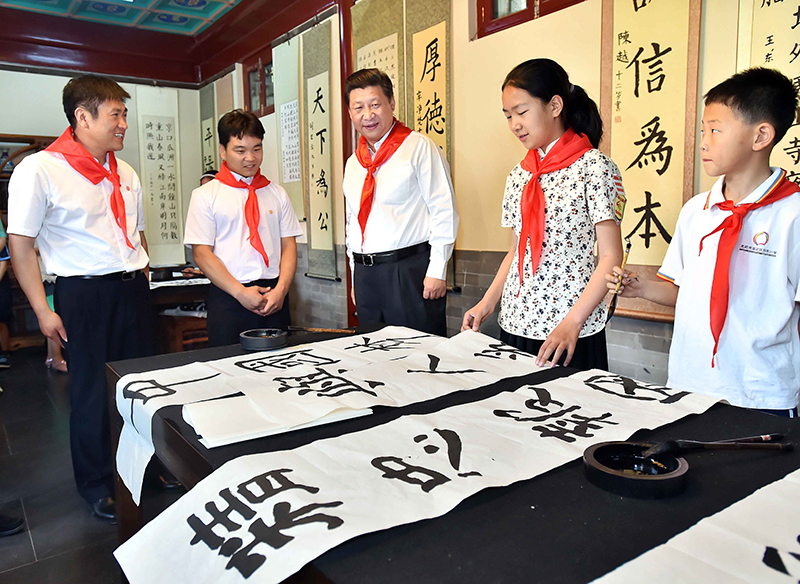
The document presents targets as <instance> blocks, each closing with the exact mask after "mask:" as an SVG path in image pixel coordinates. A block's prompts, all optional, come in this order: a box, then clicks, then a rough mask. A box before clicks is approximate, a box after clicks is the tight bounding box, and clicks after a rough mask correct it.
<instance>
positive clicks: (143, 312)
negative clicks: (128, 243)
mask: <svg viewBox="0 0 800 584" xmlns="http://www.w3.org/2000/svg"><path fill="white" fill-rule="evenodd" d="M54 302H55V307H56V312H57V313H58V315H59V316H61V320H62V322H63V323H64V328H65V329H66V331H67V341H68V343H67V348H68V350H69V393H70V406H71V413H70V427H69V430H70V446H71V449H72V468H73V471H74V473H75V482H76V484H77V485H78V492H79V493H80V495H81V496H82V497H83V498H84V499H86V500H87V501H89V502H90V503H91V502H94V501H96V500H98V499H100V498H102V497H106V496H110V495H113V493H114V480H113V478H114V463H113V456H114V453H113V452H112V449H111V435H110V429H109V403H108V390H107V389H106V372H105V364H106V362H108V361H118V360H121V359H132V358H136V357H147V356H149V355H152V353H153V309H152V301H151V298H150V287H149V285H148V283H147V278H145V276H144V274H142V273H140V274H138V275H137V276H136V278H134V279H132V280H125V281H123V280H121V279H120V280H97V279H91V280H87V279H83V278H77V277H76V278H57V279H56V290H55V297H54Z"/></svg>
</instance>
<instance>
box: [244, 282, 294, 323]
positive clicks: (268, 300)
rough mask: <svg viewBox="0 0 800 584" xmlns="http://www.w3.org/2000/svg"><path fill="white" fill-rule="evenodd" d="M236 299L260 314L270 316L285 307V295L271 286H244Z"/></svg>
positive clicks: (248, 308)
mask: <svg viewBox="0 0 800 584" xmlns="http://www.w3.org/2000/svg"><path fill="white" fill-rule="evenodd" d="M236 299H237V300H238V301H239V304H241V305H242V306H244V307H245V308H246V309H247V310H249V311H250V312H255V313H256V314H258V315H259V316H269V315H270V314H274V313H276V312H278V311H279V310H280V309H281V308H283V299H284V295H283V294H281V293H280V292H278V291H277V290H275V289H273V288H270V287H269V286H266V287H265V286H242V289H241V290H240V291H239V294H238V296H237V297H236Z"/></svg>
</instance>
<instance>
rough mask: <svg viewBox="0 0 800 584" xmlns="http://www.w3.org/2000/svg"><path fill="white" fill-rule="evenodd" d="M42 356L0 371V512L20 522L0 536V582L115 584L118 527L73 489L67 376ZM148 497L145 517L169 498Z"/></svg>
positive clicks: (21, 356) (17, 360) (16, 358)
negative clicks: (47, 364)
mask: <svg viewBox="0 0 800 584" xmlns="http://www.w3.org/2000/svg"><path fill="white" fill-rule="evenodd" d="M44 359H45V352H44V348H31V349H22V350H19V351H16V352H15V353H14V354H13V356H12V366H11V368H10V369H7V370H0V387H2V388H3V393H0V513H4V514H6V515H15V516H19V515H23V516H24V518H25V530H24V531H23V532H22V533H19V534H17V535H13V536H9V537H3V538H0V584H6V583H17V582H19V583H25V584H31V583H35V584H47V583H50V582H52V583H56V582H57V583H59V584H73V583H74V584H78V583H80V584H94V583H106V582H107V583H110V584H111V583H113V584H116V583H119V582H120V581H121V577H120V571H119V567H118V566H117V564H116V562H115V560H114V558H113V556H112V555H111V554H112V552H113V551H114V549H115V548H116V547H117V529H116V526H114V525H110V524H108V523H104V522H101V521H99V520H97V519H95V518H94V517H92V515H91V514H90V512H89V508H88V505H87V504H86V503H85V502H84V501H83V499H81V498H80V496H79V495H78V493H77V491H76V489H75V483H74V480H73V477H72V461H71V458H70V450H69V384H68V376H67V375H65V374H63V373H58V372H53V371H48V370H47V369H45V367H44ZM149 495H150V496H149V500H148V504H146V506H145V509H144V510H145V515H146V516H153V515H155V514H156V513H157V512H158V511H160V510H161V509H163V508H164V507H166V506H167V505H168V504H169V503H170V502H172V501H173V500H174V499H175V497H176V495H167V494H157V493H152V492H150V493H149Z"/></svg>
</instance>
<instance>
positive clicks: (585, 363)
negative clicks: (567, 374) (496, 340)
mask: <svg viewBox="0 0 800 584" xmlns="http://www.w3.org/2000/svg"><path fill="white" fill-rule="evenodd" d="M500 340H501V341H503V342H504V343H505V344H507V345H511V346H512V347H516V348H517V349H520V350H521V351H525V352H526V353H530V354H532V355H537V354H538V353H539V349H540V348H541V347H542V345H543V344H544V341H543V340H537V339H528V338H526V337H520V336H517V335H512V334H511V333H507V332H506V331H504V330H503V329H500ZM566 356H567V354H566V353H562V355H561V358H560V359H559V360H558V364H559V365H563V364H564V359H565V358H566ZM551 357H552V355H551ZM569 366H570V367H574V368H575V369H580V370H582V371H585V370H587V369H602V370H603V371H608V350H607V348H606V331H605V329H603V330H601V331H600V332H599V333H595V334H593V335H590V336H588V337H581V338H579V339H578V342H577V344H576V345H575V352H574V353H573V354H572V361H570V362H569Z"/></svg>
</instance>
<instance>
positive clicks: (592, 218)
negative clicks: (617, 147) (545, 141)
mask: <svg viewBox="0 0 800 584" xmlns="http://www.w3.org/2000/svg"><path fill="white" fill-rule="evenodd" d="M530 177H531V173H530V172H528V171H526V170H523V169H522V167H521V166H520V165H519V164H517V166H515V167H514V168H513V170H512V171H511V172H510V173H509V175H508V179H507V180H506V189H505V193H504V195H503V218H502V223H501V224H502V226H503V227H513V228H514V232H515V233H516V234H517V237H519V234H520V231H521V228H522V210H521V206H520V199H521V197H522V190H523V189H524V188H525V185H526V184H527V183H528V180H529V179H530ZM540 183H541V185H542V192H543V193H544V198H545V227H544V239H543V242H542V255H541V258H540V260H539V267H538V268H537V270H536V274H534V275H533V276H531V270H532V267H531V255H530V243H529V244H528V246H527V247H526V253H525V259H524V262H525V263H524V264H523V268H524V271H523V274H524V277H523V281H522V290H521V292H520V281H519V268H518V266H519V252H518V251H515V253H514V261H513V262H512V263H511V268H510V269H509V271H508V277H507V278H506V282H505V286H504V287H503V295H502V299H501V303H500V316H499V317H498V323H499V324H500V327H501V328H502V329H503V330H505V331H506V332H508V333H511V334H513V335H517V336H520V337H526V338H529V339H537V340H544V339H546V338H547V336H548V335H549V334H550V333H551V332H552V331H553V329H554V328H556V326H558V324H559V323H560V322H561V321H562V320H564V317H565V316H566V315H567V312H569V310H570V308H572V305H573V304H575V301H576V300H578V297H580V295H581V294H582V293H583V290H584V288H586V285H587V284H588V283H589V279H590V278H591V277H592V274H593V273H594V269H595V261H594V243H595V238H596V233H595V228H594V226H595V224H597V223H600V222H601V221H606V220H609V219H612V220H614V221H616V222H617V223H618V224H619V222H620V221H621V220H622V211H623V209H624V204H625V193H624V191H623V188H622V180H621V178H620V172H619V169H618V168H617V165H616V164H614V162H613V161H612V160H611V159H610V158H609V157H608V156H606V155H605V154H603V153H602V152H600V151H599V150H589V151H588V152H586V154H584V155H583V156H582V157H581V158H579V159H578V160H576V161H575V162H574V163H572V164H571V165H570V166H568V167H567V168H563V169H561V170H556V171H553V172H550V173H547V174H543V175H542V176H541V178H540ZM518 292H520V293H519V295H518V294H517V293H518ZM606 310H607V309H606V305H605V303H604V302H601V303H600V304H599V305H598V306H597V307H596V308H595V309H594V311H593V312H592V314H591V315H590V316H589V318H588V319H587V320H586V322H585V323H584V324H583V327H582V328H581V332H580V335H579V336H581V337H586V336H589V335H593V334H595V333H597V332H599V331H601V330H602V329H603V327H605V324H606Z"/></svg>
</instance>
